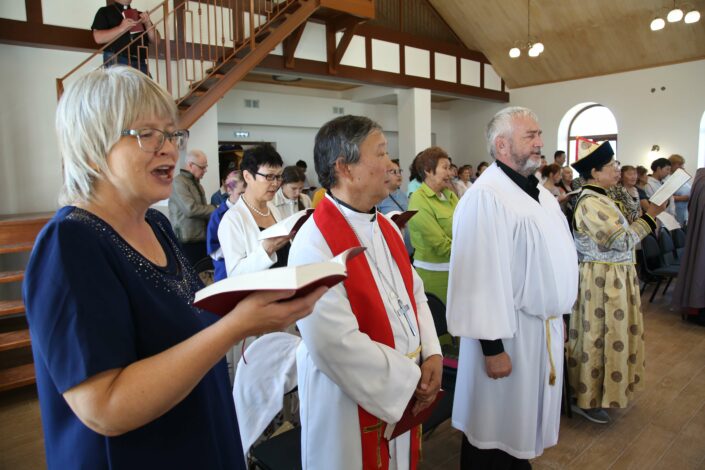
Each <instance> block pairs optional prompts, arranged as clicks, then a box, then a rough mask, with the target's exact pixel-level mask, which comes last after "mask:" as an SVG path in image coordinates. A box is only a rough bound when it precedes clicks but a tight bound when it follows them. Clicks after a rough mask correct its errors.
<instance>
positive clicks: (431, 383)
mask: <svg viewBox="0 0 705 470" xmlns="http://www.w3.org/2000/svg"><path fill="white" fill-rule="evenodd" d="M442 377H443V357H442V356H441V355H440V354H434V355H433V356H431V357H429V358H427V359H426V360H425V361H423V363H422V364H421V378H420V379H419V384H418V385H417V386H416V391H414V397H415V398H416V403H415V404H414V408H413V409H412V410H411V413H412V414H413V415H414V416H416V415H417V414H418V413H419V412H420V411H422V410H424V409H425V408H428V407H429V406H430V405H431V403H433V400H435V399H436V394H437V393H438V391H439V390H440V389H441V378H442Z"/></svg>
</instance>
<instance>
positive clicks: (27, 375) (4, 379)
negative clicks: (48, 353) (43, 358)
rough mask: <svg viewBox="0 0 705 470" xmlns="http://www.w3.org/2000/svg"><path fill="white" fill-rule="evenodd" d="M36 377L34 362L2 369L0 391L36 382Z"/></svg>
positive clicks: (0, 371)
mask: <svg viewBox="0 0 705 470" xmlns="http://www.w3.org/2000/svg"><path fill="white" fill-rule="evenodd" d="M34 377H35V376H34V364H22V365H21V366H16V367H10V368H9V369H0V392H4V391H5V390H11V389H13V388H19V387H24V386H25V385H31V384H33V383H34V382H35V378H34Z"/></svg>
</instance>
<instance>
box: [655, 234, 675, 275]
mask: <svg viewBox="0 0 705 470" xmlns="http://www.w3.org/2000/svg"><path fill="white" fill-rule="evenodd" d="M658 244H659V251H660V252H661V259H662V261H663V264H664V265H665V266H671V265H674V264H677V263H676V248H675V246H674V245H673V239H672V238H671V234H670V233H669V231H668V230H667V229H665V228H662V229H661V231H660V232H659V237H658Z"/></svg>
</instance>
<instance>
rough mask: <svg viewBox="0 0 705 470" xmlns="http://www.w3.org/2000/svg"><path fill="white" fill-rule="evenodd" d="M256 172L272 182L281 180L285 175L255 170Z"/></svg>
mask: <svg viewBox="0 0 705 470" xmlns="http://www.w3.org/2000/svg"><path fill="white" fill-rule="evenodd" d="M255 174H256V175H260V176H262V177H264V179H266V180H267V181H269V182H270V183H272V182H274V181H277V182H281V181H282V180H283V179H284V175H282V174H276V173H269V174H264V173H260V172H259V171H255Z"/></svg>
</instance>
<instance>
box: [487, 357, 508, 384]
mask: <svg viewBox="0 0 705 470" xmlns="http://www.w3.org/2000/svg"><path fill="white" fill-rule="evenodd" d="M485 370H486V371H487V376H488V377H489V378H491V379H501V378H502V377H506V376H508V375H509V374H511V373H512V359H511V358H510V357H509V354H507V353H506V352H502V353H499V354H495V355H494V356H485Z"/></svg>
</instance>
